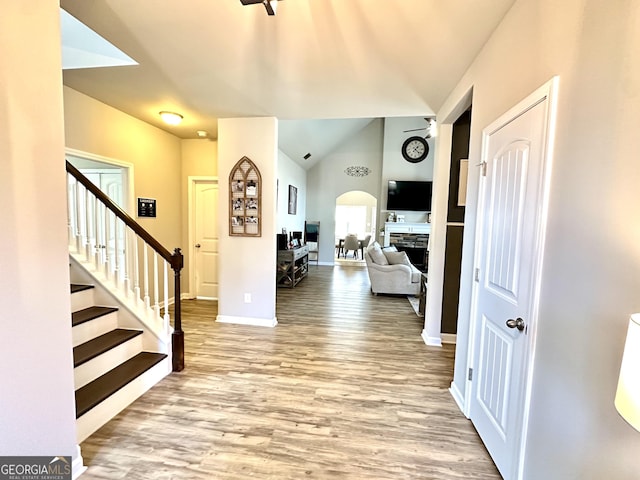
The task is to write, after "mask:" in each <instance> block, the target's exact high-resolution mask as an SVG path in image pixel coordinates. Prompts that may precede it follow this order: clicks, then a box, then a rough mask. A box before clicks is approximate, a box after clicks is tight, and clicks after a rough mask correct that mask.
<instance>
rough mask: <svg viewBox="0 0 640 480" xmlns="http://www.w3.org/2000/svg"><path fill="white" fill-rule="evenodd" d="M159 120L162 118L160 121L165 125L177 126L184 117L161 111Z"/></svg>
mask: <svg viewBox="0 0 640 480" xmlns="http://www.w3.org/2000/svg"><path fill="white" fill-rule="evenodd" d="M160 118H162V121H163V122H164V123H167V124H169V125H178V124H180V122H182V119H183V118H184V117H183V116H182V115H180V114H179V113H175V112H167V111H166V110H163V111H162V112H160Z"/></svg>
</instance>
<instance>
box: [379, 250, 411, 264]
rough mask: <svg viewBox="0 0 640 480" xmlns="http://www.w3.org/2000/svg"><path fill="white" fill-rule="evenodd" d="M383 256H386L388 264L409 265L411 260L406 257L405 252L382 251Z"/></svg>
mask: <svg viewBox="0 0 640 480" xmlns="http://www.w3.org/2000/svg"><path fill="white" fill-rule="evenodd" d="M384 256H385V257H387V261H388V262H389V265H408V266H411V261H410V260H409V257H407V252H384Z"/></svg>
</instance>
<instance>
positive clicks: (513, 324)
mask: <svg viewBox="0 0 640 480" xmlns="http://www.w3.org/2000/svg"><path fill="white" fill-rule="evenodd" d="M507 327H509V328H517V329H518V330H520V331H522V330H524V320H523V319H521V318H520V317H518V318H516V319H515V320H514V319H513V318H510V319H509V320H507Z"/></svg>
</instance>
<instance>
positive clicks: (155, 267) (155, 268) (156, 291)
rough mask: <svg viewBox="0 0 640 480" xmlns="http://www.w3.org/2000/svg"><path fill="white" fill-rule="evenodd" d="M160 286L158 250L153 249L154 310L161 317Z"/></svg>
mask: <svg viewBox="0 0 640 480" xmlns="http://www.w3.org/2000/svg"><path fill="white" fill-rule="evenodd" d="M159 290H160V287H158V252H156V251H155V250H154V251H153V300H154V302H153V311H154V313H155V316H156V318H159V317H160V305H159V303H158V302H159V298H158V297H159V296H160V291H159Z"/></svg>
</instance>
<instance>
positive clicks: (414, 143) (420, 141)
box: [402, 137, 429, 163]
mask: <svg viewBox="0 0 640 480" xmlns="http://www.w3.org/2000/svg"><path fill="white" fill-rule="evenodd" d="M428 154H429V144H428V143H427V141H426V140H425V139H424V138H422V137H409V138H407V139H406V140H405V141H404V143H403V144H402V156H403V157H404V158H405V160H406V161H407V162H411V163H418V162H421V161H422V160H424V159H425V158H427V155H428Z"/></svg>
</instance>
